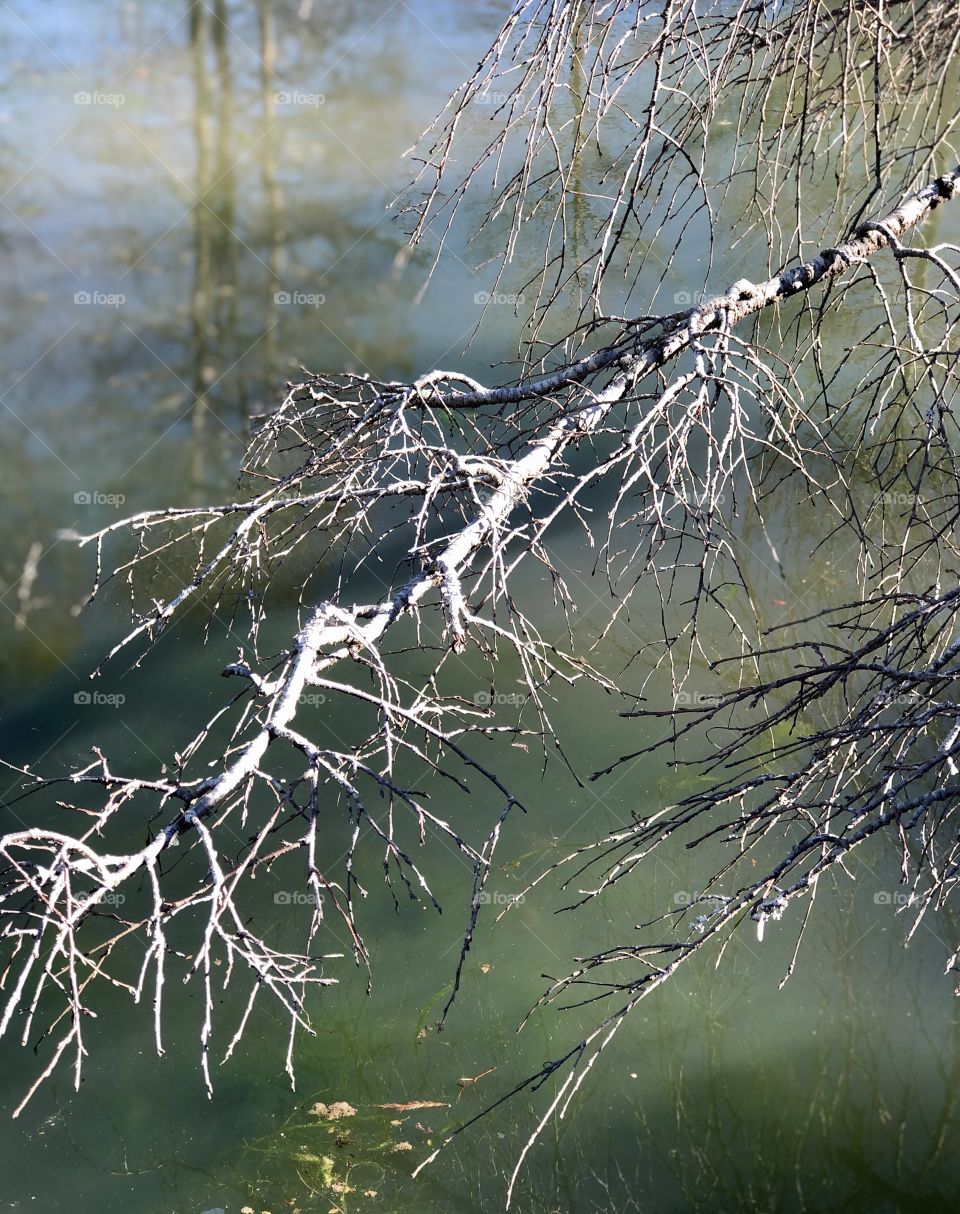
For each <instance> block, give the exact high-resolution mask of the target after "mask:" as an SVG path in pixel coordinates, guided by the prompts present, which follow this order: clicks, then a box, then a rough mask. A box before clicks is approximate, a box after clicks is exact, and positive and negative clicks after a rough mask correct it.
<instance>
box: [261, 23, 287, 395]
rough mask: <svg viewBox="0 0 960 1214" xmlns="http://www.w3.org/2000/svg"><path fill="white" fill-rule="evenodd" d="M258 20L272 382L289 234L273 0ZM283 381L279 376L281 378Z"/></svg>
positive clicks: (266, 354)
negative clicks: (277, 298)
mask: <svg viewBox="0 0 960 1214" xmlns="http://www.w3.org/2000/svg"><path fill="white" fill-rule="evenodd" d="M257 17H258V22H259V28H260V64H261V71H260V96H261V108H262V112H263V140H262V143H261V152H260V177H261V182H262V184H263V196H264V201H265V204H266V238H267V268H268V269H269V271H270V283H269V288H268V290H267V292H266V293H265V304H264V307H265V309H266V312H265V315H264V325H263V328H264V334H265V336H264V339H263V362H264V371H265V373H266V378H267V379H268V380H272V379H273V378H274V375H275V372H276V369H277V340H276V317H275V314H274V313H275V305H274V303H273V297H274V294H275V292H277V291H279V290H281V289H282V287H283V272H284V269H285V267H286V257H285V256H284V252H285V247H286V239H287V236H286V232H285V231H284V219H283V195H282V194H281V191H280V183H279V181H278V180H277V157H276V141H275V139H274V138H273V128H274V127H275V126H276V123H277V93H276V85H275V83H274V71H275V67H276V60H277V44H276V37H275V33H274V26H273V16H272V14H271V12H270V4H269V0H257ZM278 378H279V377H278Z"/></svg>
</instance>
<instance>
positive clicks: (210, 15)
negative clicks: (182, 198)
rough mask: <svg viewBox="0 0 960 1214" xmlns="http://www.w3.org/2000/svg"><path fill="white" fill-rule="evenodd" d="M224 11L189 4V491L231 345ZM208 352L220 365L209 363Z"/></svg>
mask: <svg viewBox="0 0 960 1214" xmlns="http://www.w3.org/2000/svg"><path fill="white" fill-rule="evenodd" d="M227 18H228V14H227V11H226V5H225V2H224V0H215V3H214V6H213V9H212V10H209V9H207V8H205V7H204V6H203V5H196V6H191V7H190V46H191V54H192V66H193V81H194V120H193V134H194V144H195V148H196V153H195V155H196V161H195V174H196V187H195V193H196V201H195V202H194V204H193V207H192V208H191V211H190V218H191V224H192V227H193V251H194V279H193V292H192V296H191V301H190V328H191V343H190V344H191V349H190V363H191V374H190V386H191V388H192V390H193V393H194V397H195V401H194V404H193V408H192V410H191V415H190V422H191V429H192V431H193V440H194V441H193V443H192V444H191V457H190V458H191V470H190V482H191V486H192V488H193V490H194V491H197V492H199V491H200V490H201V489H202V486H203V474H204V442H203V440H204V437H205V432H206V429H207V413H208V409H209V406H208V403H207V397H206V393H207V390H208V388H209V387H210V386H211V384H214V383H216V381H217V378H218V376H220V375H222V374H223V372H224V370H225V369H226V360H227V358H228V352H229V351H230V350H231V349H232V348H233V346H234V345H235V336H236V327H237V290H236V280H237V268H236V244H235V239H234V233H233V229H234V223H235V218H236V197H235V194H236V187H235V179H234V172H233V159H232V146H231V144H232V138H231V135H232V119H233V94H232V78H231V72H230V57H229V50H228V46H227V38H228V30H227V24H226V23H227ZM211 42H212V46H213V57H214V70H213V72H212V73H210V72H208V70H207V51H208V46H209V45H210V44H211ZM211 81H212V84H213V87H212V89H211ZM214 114H215V115H216V126H215V129H214V125H213V118H214ZM215 357H217V358H218V359H219V360H220V361H221V362H223V363H224V365H223V366H219V365H217V364H215V363H214V362H213V359H214V358H215Z"/></svg>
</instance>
